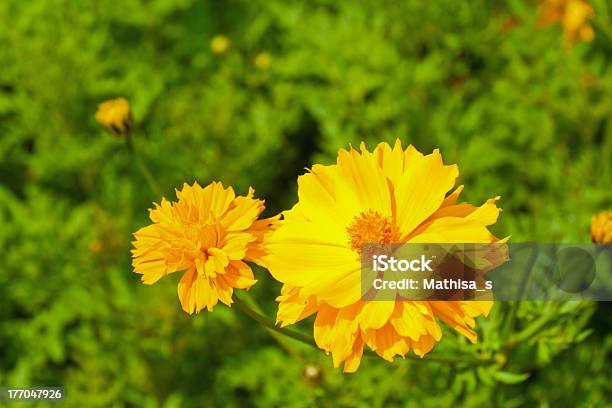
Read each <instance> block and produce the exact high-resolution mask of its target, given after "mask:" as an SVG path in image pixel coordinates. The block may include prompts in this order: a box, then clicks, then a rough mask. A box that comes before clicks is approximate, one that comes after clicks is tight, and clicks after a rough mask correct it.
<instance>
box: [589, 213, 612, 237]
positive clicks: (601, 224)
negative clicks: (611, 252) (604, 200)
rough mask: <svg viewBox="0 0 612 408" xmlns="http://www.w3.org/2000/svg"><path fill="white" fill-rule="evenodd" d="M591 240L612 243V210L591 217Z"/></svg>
mask: <svg viewBox="0 0 612 408" xmlns="http://www.w3.org/2000/svg"><path fill="white" fill-rule="evenodd" d="M591 241H593V242H594V243H596V244H612V211H603V212H601V213H599V214H598V215H594V216H593V217H592V218H591Z"/></svg>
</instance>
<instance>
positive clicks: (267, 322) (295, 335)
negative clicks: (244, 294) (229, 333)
mask: <svg viewBox="0 0 612 408" xmlns="http://www.w3.org/2000/svg"><path fill="white" fill-rule="evenodd" d="M233 300H234V303H235V304H236V306H238V307H239V308H240V309H241V310H242V311H243V312H244V313H246V314H247V315H248V316H249V317H250V318H252V319H253V320H256V321H257V322H259V323H261V324H262V325H264V326H265V327H267V328H268V329H270V330H273V331H275V332H277V333H280V334H282V335H285V336H287V337H290V338H292V339H294V340H297V341H300V342H302V343H304V344H308V345H309V346H313V347H316V346H317V345H316V344H315V342H314V340H313V339H312V338H311V337H310V336H307V335H305V334H302V333H299V332H296V331H293V330H288V329H285V328H284V327H278V326H277V325H276V323H275V322H274V320H272V319H270V318H269V317H266V316H264V315H262V314H260V313H258V312H257V311H255V310H254V309H253V308H252V307H251V306H249V305H248V304H247V303H246V302H245V301H243V300H242V299H240V298H239V297H238V296H235V295H234V297H233Z"/></svg>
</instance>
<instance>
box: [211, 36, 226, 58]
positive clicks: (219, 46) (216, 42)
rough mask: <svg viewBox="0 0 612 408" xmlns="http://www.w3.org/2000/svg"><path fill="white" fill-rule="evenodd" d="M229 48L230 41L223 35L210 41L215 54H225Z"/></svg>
mask: <svg viewBox="0 0 612 408" xmlns="http://www.w3.org/2000/svg"><path fill="white" fill-rule="evenodd" d="M229 47H230V39H229V38H227V37H226V36H225V35H222V34H219V35H215V36H214V37H213V39H212V40H211V41H210V49H211V51H212V52H214V53H215V54H223V53H225V52H226V51H227V50H228V49H229Z"/></svg>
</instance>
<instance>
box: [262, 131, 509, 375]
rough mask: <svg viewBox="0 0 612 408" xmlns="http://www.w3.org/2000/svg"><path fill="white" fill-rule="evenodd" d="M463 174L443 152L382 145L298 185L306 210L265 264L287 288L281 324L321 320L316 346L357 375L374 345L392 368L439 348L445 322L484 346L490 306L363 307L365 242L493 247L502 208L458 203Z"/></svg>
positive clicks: (344, 154) (289, 222)
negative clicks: (478, 324) (478, 326)
mask: <svg viewBox="0 0 612 408" xmlns="http://www.w3.org/2000/svg"><path fill="white" fill-rule="evenodd" d="M458 174H459V171H458V169H457V166H456V165H444V164H443V162H442V157H441V156H440V153H439V152H438V150H435V151H434V152H433V153H432V154H429V155H423V154H421V153H419V152H418V151H417V150H416V149H415V148H414V147H412V146H409V147H408V148H407V149H405V150H404V149H403V148H402V146H401V143H400V141H399V140H398V141H397V142H396V143H395V146H393V147H391V146H389V145H388V144H386V143H381V144H379V145H378V146H377V147H376V148H375V149H374V151H373V152H369V151H368V150H366V148H365V146H364V145H363V144H362V145H361V147H360V151H357V150H355V149H352V148H351V149H350V150H348V151H347V150H340V151H339V153H338V159H337V163H336V164H334V165H330V166H323V165H318V164H317V165H314V166H313V167H312V169H311V170H310V172H308V173H306V174H304V175H302V176H300V177H299V178H298V197H299V201H298V203H297V204H296V205H295V206H294V207H293V208H292V209H291V210H289V211H286V212H285V213H284V220H282V221H280V222H279V224H278V226H277V229H275V231H273V232H272V233H271V234H270V235H269V236H268V237H267V238H266V240H265V243H264V245H265V247H266V250H267V251H268V253H267V254H266V255H265V256H264V257H263V259H262V264H263V265H264V266H266V267H267V268H268V269H269V271H270V273H271V274H272V275H273V276H274V277H275V278H276V279H277V280H279V281H280V282H282V283H284V286H283V288H282V290H281V295H280V296H279V297H278V298H277V300H278V301H279V302H280V304H279V309H278V314H277V320H278V321H279V322H280V323H281V324H282V325H283V326H284V325H288V324H292V323H295V322H297V321H299V320H302V319H304V318H306V317H308V316H310V315H313V314H316V319H315V323H314V337H315V340H316V343H317V345H318V346H319V347H320V348H322V349H324V350H326V351H328V352H331V354H332V358H333V362H334V366H336V367H337V366H338V365H340V364H341V363H343V362H344V371H346V372H352V371H355V370H356V369H357V368H358V367H359V364H360V360H361V356H362V353H363V349H364V347H365V346H368V347H370V348H371V349H372V350H374V351H375V352H376V353H377V354H378V355H379V356H381V357H382V358H384V359H386V360H393V357H394V356H396V355H399V356H404V355H405V354H406V353H408V351H409V350H413V352H414V353H416V354H417V355H419V356H423V355H425V353H427V352H429V351H430V350H431V349H432V348H433V346H434V345H435V343H436V342H437V341H439V340H440V338H441V336H442V332H441V329H440V326H439V325H438V320H441V321H443V322H445V323H446V324H448V325H450V326H452V327H453V328H455V329H456V330H457V331H458V332H460V333H461V334H463V335H465V336H466V337H467V338H468V339H469V340H470V341H472V342H476V338H477V335H476V333H475V332H474V331H473V328H474V327H475V321H474V318H475V317H477V316H479V315H482V314H484V315H487V314H488V312H489V310H490V309H491V307H492V305H493V303H492V302H490V301H445V302H430V301H407V300H396V301H372V302H367V301H363V300H361V290H360V285H361V281H360V279H361V276H360V270H361V263H360V256H359V251H360V247H361V244H362V243H372V242H374V243H454V242H456V243H466V242H469V243H490V242H495V241H497V239H496V238H495V237H494V236H493V235H492V234H491V232H489V230H488V229H487V227H488V226H490V225H492V224H494V223H495V222H496V221H497V217H498V215H499V212H500V211H501V210H500V209H499V208H497V206H496V204H495V202H496V200H497V199H498V198H499V197H496V198H493V199H490V200H487V201H486V202H485V203H484V204H483V205H481V206H480V207H474V206H472V205H470V204H467V203H461V204H457V203H456V201H457V199H458V197H459V194H460V192H461V191H462V189H463V186H459V187H458V188H456V189H455V190H454V191H453V192H452V193H451V194H449V195H447V193H448V192H449V191H450V190H451V189H452V188H453V186H454V184H455V179H456V178H457V176H458Z"/></svg>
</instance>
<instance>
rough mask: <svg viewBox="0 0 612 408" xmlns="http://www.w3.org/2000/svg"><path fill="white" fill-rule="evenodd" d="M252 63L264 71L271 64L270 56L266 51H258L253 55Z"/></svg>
mask: <svg viewBox="0 0 612 408" xmlns="http://www.w3.org/2000/svg"><path fill="white" fill-rule="evenodd" d="M253 63H254V64H255V67H256V68H257V69H261V70H262V71H264V70H266V69H268V68H270V67H271V66H272V56H271V55H270V53H268V52H260V53H259V54H257V55H256V56H255V59H254V60H253Z"/></svg>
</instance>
